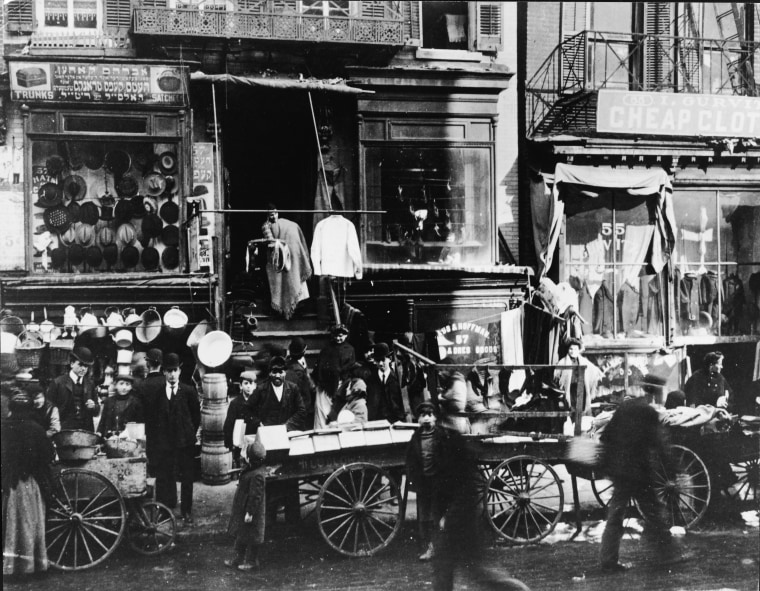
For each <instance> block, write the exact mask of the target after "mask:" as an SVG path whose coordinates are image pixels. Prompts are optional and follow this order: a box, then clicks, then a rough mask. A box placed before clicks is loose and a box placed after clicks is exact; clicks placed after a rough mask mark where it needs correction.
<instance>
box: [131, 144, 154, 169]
mask: <svg viewBox="0 0 760 591" xmlns="http://www.w3.org/2000/svg"><path fill="white" fill-rule="evenodd" d="M157 159H158V156H156V155H155V154H154V153H153V148H152V147H151V146H149V145H144V144H143V145H141V146H139V147H138V148H137V149H135V150H134V152H133V154H132V164H134V166H135V168H136V169H138V170H140V171H142V172H146V171H148V170H150V169H151V168H153V165H154V164H155V163H156V160H157Z"/></svg>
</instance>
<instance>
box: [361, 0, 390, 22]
mask: <svg viewBox="0 0 760 591" xmlns="http://www.w3.org/2000/svg"><path fill="white" fill-rule="evenodd" d="M359 8H360V10H359V14H360V15H361V17H362V18H385V2H370V1H368V0H363V1H362V2H361V3H360V7H359Z"/></svg>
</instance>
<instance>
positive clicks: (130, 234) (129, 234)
mask: <svg viewBox="0 0 760 591" xmlns="http://www.w3.org/2000/svg"><path fill="white" fill-rule="evenodd" d="M136 237H137V232H136V231H135V227H134V226H133V225H132V224H130V223H126V224H122V225H121V226H119V227H118V228H117V229H116V239H117V240H118V241H119V242H121V243H122V244H132V243H133V242H134V241H135V238H136Z"/></svg>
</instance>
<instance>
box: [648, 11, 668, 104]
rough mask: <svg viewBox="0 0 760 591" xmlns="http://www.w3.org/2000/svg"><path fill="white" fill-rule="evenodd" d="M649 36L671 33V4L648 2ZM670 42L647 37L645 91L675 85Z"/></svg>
mask: <svg viewBox="0 0 760 591" xmlns="http://www.w3.org/2000/svg"><path fill="white" fill-rule="evenodd" d="M644 29H645V30H644V32H645V33H647V35H668V34H670V33H671V16H670V3H669V2H647V4H646V13H645V21H644ZM669 41H670V40H669V39H667V38H665V39H658V38H656V37H651V36H649V37H647V38H646V41H645V43H646V46H645V47H644V89H643V90H663V89H666V88H670V87H672V85H673V72H672V70H671V69H670V63H671V61H672V60H671V59H670V56H669V55H668V51H669V47H670V42H669Z"/></svg>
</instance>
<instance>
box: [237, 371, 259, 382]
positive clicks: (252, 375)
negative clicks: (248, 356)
mask: <svg viewBox="0 0 760 591" xmlns="http://www.w3.org/2000/svg"><path fill="white" fill-rule="evenodd" d="M256 379H257V376H256V372H255V371H253V370H251V369H247V370H245V371H244V372H242V373H241V374H240V381H241V382H242V381H243V380H246V381H248V382H253V383H254V384H255V383H256Z"/></svg>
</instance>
